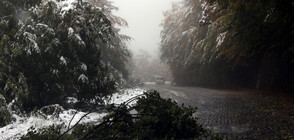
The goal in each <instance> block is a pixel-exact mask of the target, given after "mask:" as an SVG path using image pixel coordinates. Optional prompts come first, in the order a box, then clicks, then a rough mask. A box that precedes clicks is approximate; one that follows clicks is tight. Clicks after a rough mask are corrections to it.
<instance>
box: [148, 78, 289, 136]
mask: <svg viewBox="0 0 294 140" xmlns="http://www.w3.org/2000/svg"><path fill="white" fill-rule="evenodd" d="M143 88H144V89H146V90H157V91H158V92H159V93H160V94H161V96H162V97H163V98H171V99H173V100H175V101H176V102H177V103H179V104H182V103H184V104H185V105H186V106H192V107H197V108H198V110H197V112H196V113H195V116H196V117H198V118H199V123H201V124H202V125H203V126H204V127H205V128H209V129H211V130H212V131H213V132H215V133H217V134H219V135H221V136H223V137H225V138H227V139H282V138H286V139H288V138H291V137H293V138H294V125H293V124H294V123H293V120H294V116H293V114H291V112H290V113H289V109H288V112H287V109H283V110H286V114H285V113H280V111H277V110H275V109H276V108H274V109H271V108H270V109H269V110H268V109H264V107H263V106H264V105H263V103H269V104H271V102H272V101H271V99H270V98H265V97H264V96H261V95H256V94H252V92H251V91H233V90H214V89H207V88H200V87H174V86H170V85H169V84H166V85H156V84H154V83H146V84H145V86H144V87H143ZM265 105H267V104H265ZM285 119H286V120H288V121H286V122H285V121H284V122H283V121H280V120H285ZM289 119H290V120H289Z"/></svg>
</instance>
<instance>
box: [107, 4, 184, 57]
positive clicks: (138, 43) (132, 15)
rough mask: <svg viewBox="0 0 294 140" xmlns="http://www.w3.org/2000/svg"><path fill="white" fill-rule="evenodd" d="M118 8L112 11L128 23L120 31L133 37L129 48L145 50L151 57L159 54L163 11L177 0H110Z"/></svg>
mask: <svg viewBox="0 0 294 140" xmlns="http://www.w3.org/2000/svg"><path fill="white" fill-rule="evenodd" d="M112 1H113V2H114V5H115V6H117V7H118V8H119V10H118V11H117V12H116V13H114V14H115V15H118V16H120V17H122V18H124V19H126V21H127V22H128V24H129V27H128V28H123V29H122V31H121V33H122V34H126V35H129V36H131V37H132V38H133V40H132V41H131V42H130V44H129V45H128V46H129V49H130V50H131V51H132V52H133V53H134V55H136V54H138V53H139V51H140V50H145V51H147V52H148V53H149V54H150V55H151V56H152V57H153V58H158V56H159V43H160V31H161V29H162V28H161V27H160V23H161V21H162V20H163V12H164V11H166V10H168V9H170V8H171V4H172V2H176V1H179V0H112Z"/></svg>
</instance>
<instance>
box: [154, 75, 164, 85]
mask: <svg viewBox="0 0 294 140" xmlns="http://www.w3.org/2000/svg"><path fill="white" fill-rule="evenodd" d="M155 83H156V84H157V85H164V84H165V79H164V78H163V77H162V76H156V77H155Z"/></svg>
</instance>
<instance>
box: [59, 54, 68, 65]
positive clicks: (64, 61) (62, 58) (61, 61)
mask: <svg viewBox="0 0 294 140" xmlns="http://www.w3.org/2000/svg"><path fill="white" fill-rule="evenodd" d="M60 63H61V64H64V65H66V64H67V62H66V60H65V58H64V57H63V56H61V57H60Z"/></svg>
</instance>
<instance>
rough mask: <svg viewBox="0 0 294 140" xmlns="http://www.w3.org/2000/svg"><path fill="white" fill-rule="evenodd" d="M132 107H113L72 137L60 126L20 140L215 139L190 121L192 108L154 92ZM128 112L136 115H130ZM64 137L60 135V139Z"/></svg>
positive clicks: (75, 130) (83, 126)
mask: <svg viewBox="0 0 294 140" xmlns="http://www.w3.org/2000/svg"><path fill="white" fill-rule="evenodd" d="M144 95H145V96H143V97H140V98H139V99H138V102H137V104H136V105H135V106H132V107H131V108H130V107H128V104H122V105H120V106H116V107H115V106H112V107H109V108H108V111H109V112H110V113H109V114H108V115H107V116H106V117H104V118H103V120H102V121H101V122H100V123H98V124H97V125H78V126H77V127H75V128H74V130H73V131H72V133H70V134H64V133H62V132H61V130H62V129H61V128H62V127H63V126H57V127H56V126H52V127H50V128H49V129H43V130H39V131H36V130H32V131H30V132H29V133H28V134H27V135H25V136H23V137H22V140H39V139H47V140H55V139H57V138H58V139H64V140H70V139H83V140H86V139H196V138H204V137H207V136H210V138H211V139H217V137H214V136H212V135H211V133H210V132H209V131H207V130H205V129H204V128H202V126H201V125H198V124H197V118H195V117H192V114H193V113H194V112H195V108H191V107H184V106H181V107H180V106H178V105H177V103H176V102H175V101H171V100H170V99H169V100H167V99H162V98H161V97H160V96H159V93H158V92H156V91H148V92H145V93H144ZM130 110H136V111H131V112H135V113H130ZM62 134H63V135H62Z"/></svg>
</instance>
